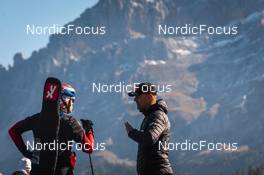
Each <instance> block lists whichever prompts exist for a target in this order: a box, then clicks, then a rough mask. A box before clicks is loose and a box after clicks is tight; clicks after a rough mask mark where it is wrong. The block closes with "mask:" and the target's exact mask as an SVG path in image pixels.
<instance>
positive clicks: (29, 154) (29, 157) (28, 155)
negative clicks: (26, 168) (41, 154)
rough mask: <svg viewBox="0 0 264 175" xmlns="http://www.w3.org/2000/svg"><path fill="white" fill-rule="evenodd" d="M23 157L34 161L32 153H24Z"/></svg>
mask: <svg viewBox="0 0 264 175" xmlns="http://www.w3.org/2000/svg"><path fill="white" fill-rule="evenodd" d="M23 156H25V157H26V158H28V159H32V157H33V153H32V152H31V151H28V150H26V151H24V152H23Z"/></svg>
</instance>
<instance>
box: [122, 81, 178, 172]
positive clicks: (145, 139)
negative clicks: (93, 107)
mask: <svg viewBox="0 0 264 175" xmlns="http://www.w3.org/2000/svg"><path fill="white" fill-rule="evenodd" d="M156 94H157V91H156V88H155V86H154V85H152V84H150V83H141V84H139V85H138V86H137V87H136V88H135V91H134V92H130V93H128V95H129V96H131V97H135V99H134V101H135V102H136V104H137V108H138V110H139V111H140V112H142V113H143V114H144V116H145V117H144V120H143V122H142V124H141V127H140V130H137V129H134V128H133V127H132V126H131V125H130V124H129V123H128V122H126V123H125V127H126V130H127V133H128V136H129V137H130V138H131V139H133V140H134V141H136V142H137V143H138V155H137V172H138V175H171V174H173V171H172V168H171V164H170V162H169V159H168V150H166V149H165V148H164V147H163V146H161V144H162V145H166V144H165V142H167V143H168V142H169V137H170V122H169V120H168V117H167V112H168V107H167V105H166V103H165V101H164V100H157V95H156Z"/></svg>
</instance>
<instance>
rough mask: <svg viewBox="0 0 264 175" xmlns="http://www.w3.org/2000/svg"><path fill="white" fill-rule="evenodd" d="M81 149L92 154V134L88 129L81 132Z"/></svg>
mask: <svg viewBox="0 0 264 175" xmlns="http://www.w3.org/2000/svg"><path fill="white" fill-rule="evenodd" d="M82 144H83V151H84V152H87V153H89V154H92V152H93V150H94V136H93V133H92V131H89V132H88V133H87V134H85V132H83V143H82Z"/></svg>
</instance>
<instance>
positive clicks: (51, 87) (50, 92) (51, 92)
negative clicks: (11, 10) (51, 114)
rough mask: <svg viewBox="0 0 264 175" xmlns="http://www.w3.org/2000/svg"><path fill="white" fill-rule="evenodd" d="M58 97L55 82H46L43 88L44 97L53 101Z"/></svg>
mask: <svg viewBox="0 0 264 175" xmlns="http://www.w3.org/2000/svg"><path fill="white" fill-rule="evenodd" d="M58 97H59V88H58V85H57V84H52V83H47V84H46V86H45V89H44V99H45V100H51V101H55V100H57V99H58Z"/></svg>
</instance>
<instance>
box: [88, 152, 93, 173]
mask: <svg viewBox="0 0 264 175" xmlns="http://www.w3.org/2000/svg"><path fill="white" fill-rule="evenodd" d="M89 160H90V166H91V170H92V175H94V170H93V162H92V157H91V155H90V154H89Z"/></svg>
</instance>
